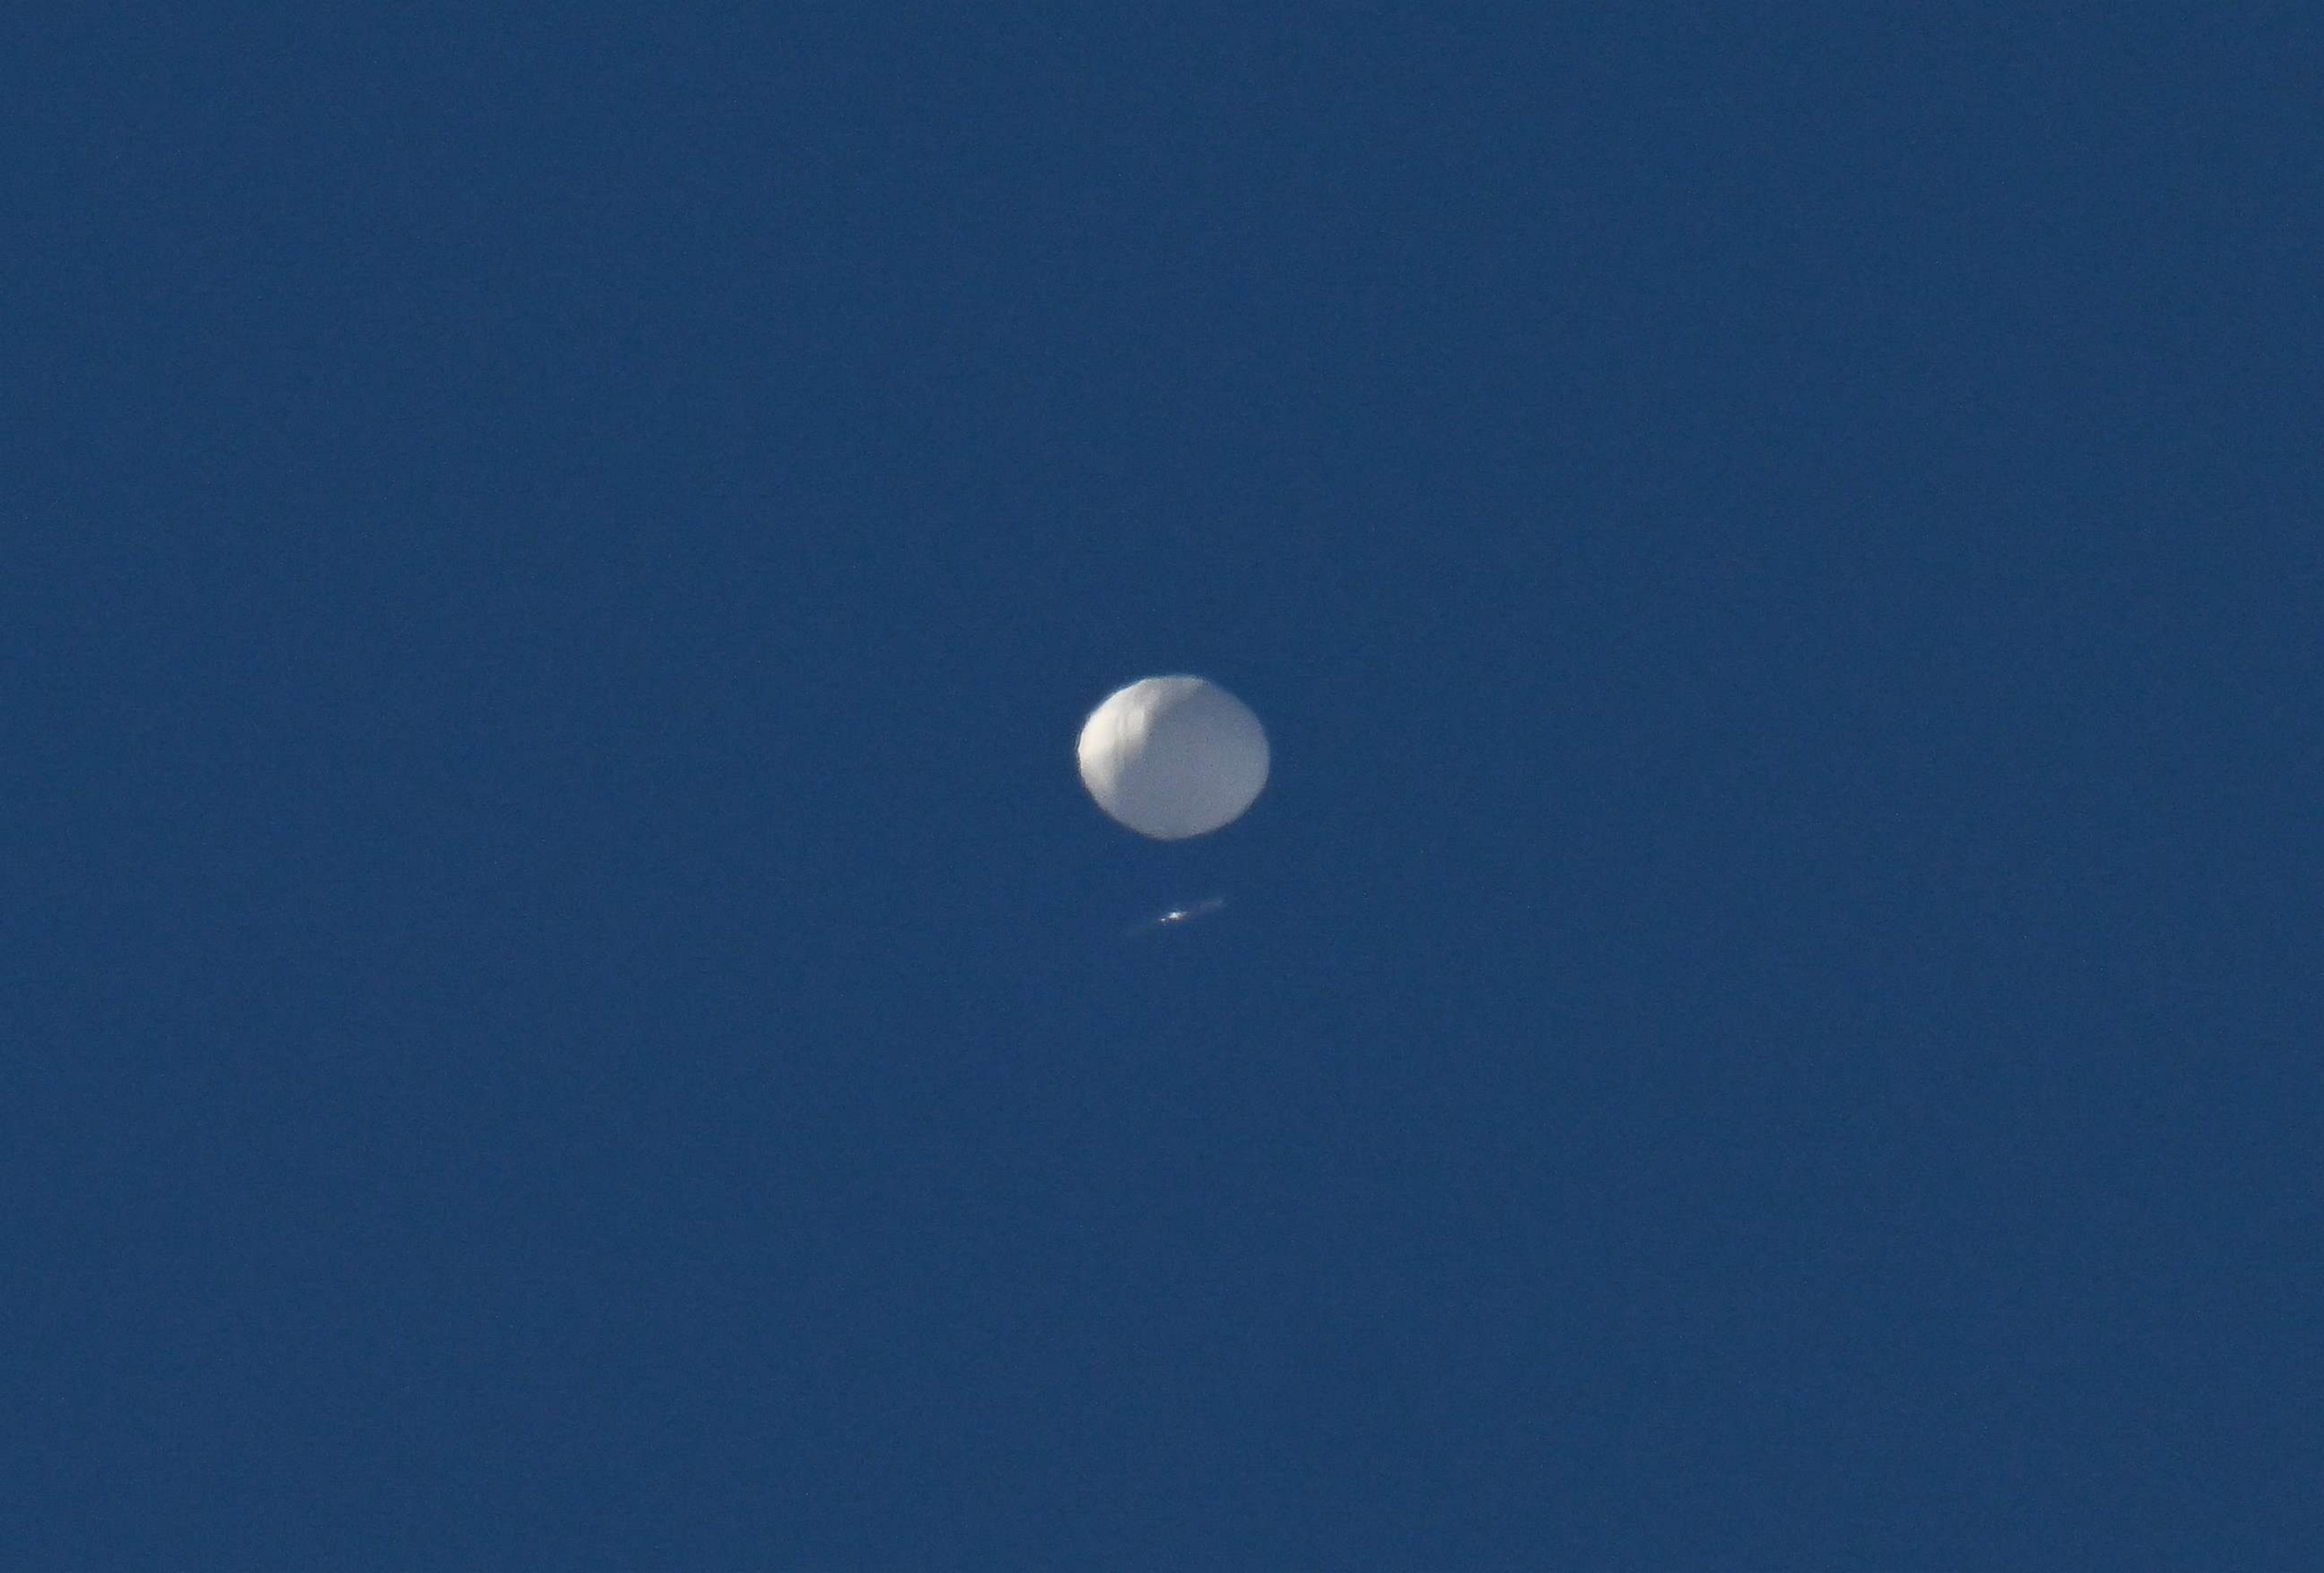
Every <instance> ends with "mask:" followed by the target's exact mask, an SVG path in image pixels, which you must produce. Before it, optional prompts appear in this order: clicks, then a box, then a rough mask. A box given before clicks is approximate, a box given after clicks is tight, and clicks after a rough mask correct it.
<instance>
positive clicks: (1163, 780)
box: [1080, 677, 1268, 841]
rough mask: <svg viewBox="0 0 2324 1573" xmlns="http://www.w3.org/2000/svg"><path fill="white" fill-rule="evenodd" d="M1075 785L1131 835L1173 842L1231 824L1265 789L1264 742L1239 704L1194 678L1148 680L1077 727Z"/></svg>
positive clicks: (1247, 710) (1116, 695) (1256, 719)
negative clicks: (1079, 781) (1078, 776)
mask: <svg viewBox="0 0 2324 1573" xmlns="http://www.w3.org/2000/svg"><path fill="white" fill-rule="evenodd" d="M1080 754H1081V766H1082V784H1083V785H1084V786H1085V787H1087V788H1089V794H1090V796H1092V797H1093V798H1095V799H1096V800H1097V806H1098V807H1099V808H1101V809H1103V810H1105V811H1106V812H1107V813H1109V814H1111V815H1112V816H1113V817H1114V818H1115V819H1118V820H1120V822H1121V823H1122V824H1124V825H1127V826H1129V827H1130V828H1131V829H1133V830H1135V831H1137V832H1138V833H1139V835H1141V836H1151V837H1154V838H1155V839H1156V840H1157V841H1177V840H1182V839H1184V838H1185V837H1188V836H1203V835H1207V834H1209V833H1210V832H1211V831H1213V830H1215V829H1217V828H1219V827H1220V826H1222V825H1224V824H1227V823H1228V822H1230V821H1231V820H1233V819H1237V818H1238V817H1240V815H1241V813H1242V811H1243V810H1245V809H1248V808H1249V807H1250V805H1251V800H1253V799H1254V798H1256V797H1258V796H1259V788H1261V787H1263V786H1265V785H1266V784H1267V760H1268V752H1267V734H1266V732H1264V731H1263V730H1261V729H1260V727H1259V717H1256V716H1254V715H1252V714H1251V713H1250V708H1248V707H1247V706H1245V705H1244V704H1243V702H1242V701H1241V700H1240V699H1236V698H1235V697H1234V696H1233V695H1232V694H1231V693H1229V692H1227V691H1226V689H1222V688H1221V687H1219V686H1218V684H1216V683H1213V682H1207V681H1205V680H1203V679H1201V678H1198V677H1149V678H1144V679H1141V680H1139V681H1137V682H1134V683H1131V684H1130V686H1129V687H1128V688H1126V689H1121V690H1120V692H1118V693H1114V694H1111V695H1110V696H1108V698H1107V699H1106V701H1105V703H1103V704H1102V705H1100V706H1099V707H1098V708H1096V709H1094V710H1092V711H1091V712H1090V718H1089V719H1088V720H1087V721H1085V722H1084V723H1083V724H1082V740H1081V749H1080Z"/></svg>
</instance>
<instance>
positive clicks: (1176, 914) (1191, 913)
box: [1130, 896, 1227, 934]
mask: <svg viewBox="0 0 2324 1573" xmlns="http://www.w3.org/2000/svg"><path fill="white" fill-rule="evenodd" d="M1226 904H1227V898H1226V897H1224V896H1204V897H1203V899H1202V900H1201V901H1199V902H1188V903H1187V904H1186V905H1185V906H1183V907H1172V908H1171V909H1170V910H1169V911H1167V912H1164V913H1162V914H1161V915H1160V916H1158V917H1153V918H1148V919H1147V920H1146V921H1144V922H1142V923H1140V924H1139V925H1137V926H1136V927H1135V928H1133V929H1131V930H1130V932H1131V933H1132V934H1150V933H1152V932H1153V931H1154V930H1157V929H1183V928H1185V926H1186V925H1187V924H1189V923H1191V922H1193V921H1195V920H1196V919H1198V918H1207V917H1209V916H1210V915H1211V914H1212V913H1213V912H1215V911H1218V910H1219V909H1220V908H1221V907H1223V906H1225V905H1226Z"/></svg>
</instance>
